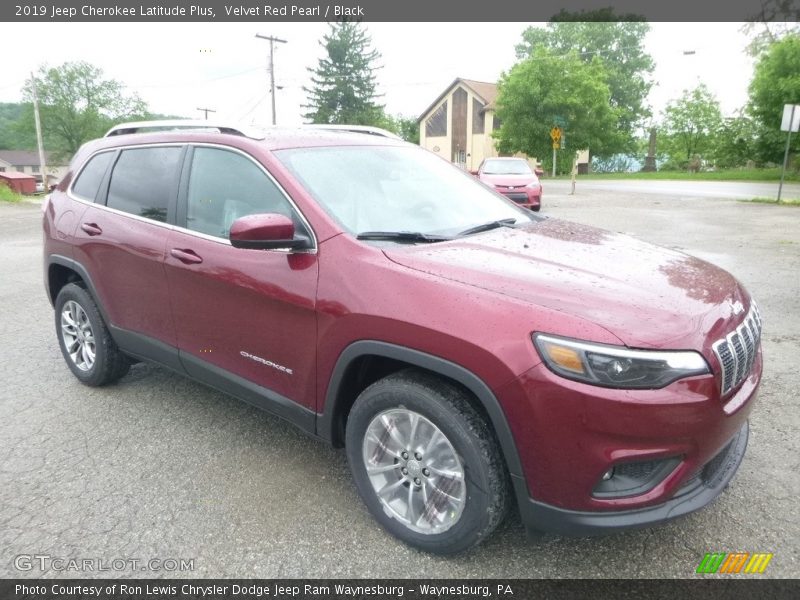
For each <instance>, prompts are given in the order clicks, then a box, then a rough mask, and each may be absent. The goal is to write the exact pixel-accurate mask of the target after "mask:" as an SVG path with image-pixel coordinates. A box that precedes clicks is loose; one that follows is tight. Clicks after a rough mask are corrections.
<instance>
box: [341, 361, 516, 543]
mask: <svg viewBox="0 0 800 600" xmlns="http://www.w3.org/2000/svg"><path fill="white" fill-rule="evenodd" d="M346 443H347V457H348V461H349V463H350V469H351V471H352V472H353V477H354V479H355V482H356V486H357V488H358V491H359V494H360V495H361V497H362V499H363V500H364V502H365V504H366V505H367V507H368V508H369V510H370V512H371V513H372V515H373V516H374V517H375V518H376V519H377V520H378V521H379V522H380V523H381V525H382V526H383V527H384V528H386V529H387V530H388V531H389V532H391V533H392V534H394V535H395V536H396V537H398V538H400V539H401V540H402V541H404V542H406V543H407V544H410V545H412V546H415V547H417V548H420V549H422V550H426V551H429V552H435V553H439V554H452V553H456V552H460V551H463V550H465V549H467V548H469V547H471V546H474V545H475V544H478V543H479V542H481V541H482V540H483V539H485V538H486V537H487V536H488V535H489V534H490V533H491V532H492V531H493V530H494V529H495V527H497V525H498V524H499V523H500V522H501V521H502V519H503V517H504V516H505V514H506V512H507V509H508V504H509V484H508V477H507V475H506V471H505V466H504V463H503V460H502V456H501V454H500V451H499V449H498V446H497V443H496V441H495V439H494V436H493V434H492V432H491V430H490V429H489V427H488V425H487V423H486V421H485V419H484V418H483V417H482V416H481V415H480V414H479V413H478V412H477V411H476V410H475V408H474V407H473V406H472V405H471V404H470V402H469V399H468V397H467V396H466V393H465V392H464V391H462V390H461V389H460V388H458V387H456V386H454V385H452V384H450V383H448V382H447V381H444V380H441V379H439V378H436V377H434V376H432V375H429V374H427V373H424V372H417V371H414V370H408V371H403V372H401V373H397V374H394V375H390V376H388V377H386V378H385V379H382V380H380V381H378V382H377V383H375V384H373V385H372V386H370V387H369V388H367V389H366V390H364V392H362V394H361V395H360V396H359V397H358V399H357V400H356V403H355V404H354V406H353V409H352V410H351V412H350V416H349V418H348V422H347V433H346Z"/></svg>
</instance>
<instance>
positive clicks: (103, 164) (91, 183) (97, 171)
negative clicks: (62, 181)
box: [72, 152, 114, 202]
mask: <svg viewBox="0 0 800 600" xmlns="http://www.w3.org/2000/svg"><path fill="white" fill-rule="evenodd" d="M113 156H114V153H113V152H103V153H102V154H95V155H94V156H93V157H92V158H91V159H89V162H88V163H87V164H86V166H85V167H84V168H83V171H81V174H80V175H78V180H77V181H76V182H75V185H73V186H72V191H73V193H75V195H77V196H80V197H81V198H83V199H84V200H91V201H92V202H94V200H95V198H97V190H98V188H99V187H100V183H101V182H102V181H103V175H105V174H106V169H108V165H109V163H110V162H111V158H112V157H113Z"/></svg>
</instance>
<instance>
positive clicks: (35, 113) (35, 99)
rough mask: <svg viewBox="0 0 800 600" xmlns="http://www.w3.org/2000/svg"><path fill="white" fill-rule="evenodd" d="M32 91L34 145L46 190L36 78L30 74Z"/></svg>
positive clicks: (45, 167) (45, 170)
mask: <svg viewBox="0 0 800 600" xmlns="http://www.w3.org/2000/svg"><path fill="white" fill-rule="evenodd" d="M31 88H32V89H33V120H34V121H35V122H36V143H37V144H38V145H39V170H40V171H41V173H42V186H43V187H44V189H45V190H47V165H45V160H44V144H43V143H42V124H41V122H40V121H39V94H38V93H37V92H36V78H35V77H34V76H33V73H31Z"/></svg>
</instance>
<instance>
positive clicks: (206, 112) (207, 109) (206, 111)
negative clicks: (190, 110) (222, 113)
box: [197, 108, 217, 121]
mask: <svg viewBox="0 0 800 600" xmlns="http://www.w3.org/2000/svg"><path fill="white" fill-rule="evenodd" d="M197 110H201V111H203V112H204V113H205V114H206V121H208V113H210V112H213V113H215V112H217V111H215V110H213V109H210V108H198V109H197Z"/></svg>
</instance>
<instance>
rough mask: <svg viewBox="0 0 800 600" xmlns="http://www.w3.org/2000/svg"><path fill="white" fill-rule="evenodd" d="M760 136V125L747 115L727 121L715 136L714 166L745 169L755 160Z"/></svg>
mask: <svg viewBox="0 0 800 600" xmlns="http://www.w3.org/2000/svg"><path fill="white" fill-rule="evenodd" d="M758 135H759V132H758V124H757V123H756V122H755V121H753V119H751V118H749V117H747V116H745V115H739V116H737V117H733V118H729V119H725V120H724V121H723V122H722V124H721V126H720V128H719V129H718V130H717V132H716V135H715V138H716V139H715V141H714V148H713V155H714V164H715V165H716V166H718V167H721V168H729V167H743V166H745V165H746V164H747V162H748V161H750V160H755V158H756V151H755V144H756V139H757V138H758Z"/></svg>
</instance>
